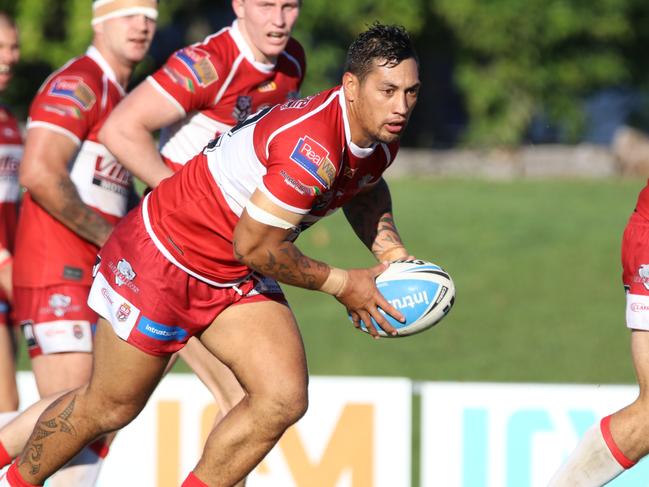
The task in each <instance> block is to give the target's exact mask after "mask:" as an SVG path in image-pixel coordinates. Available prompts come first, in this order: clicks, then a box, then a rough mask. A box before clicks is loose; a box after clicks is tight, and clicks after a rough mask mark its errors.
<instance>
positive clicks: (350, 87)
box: [342, 71, 360, 101]
mask: <svg viewBox="0 0 649 487" xmlns="http://www.w3.org/2000/svg"><path fill="white" fill-rule="evenodd" d="M342 85H343V90H345V98H346V99H347V100H348V101H354V100H355V99H356V98H357V96H358V88H359V85H360V81H359V79H358V77H357V76H356V75H355V74H353V73H350V72H349V71H345V73H344V74H343V83H342Z"/></svg>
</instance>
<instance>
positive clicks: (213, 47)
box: [99, 0, 306, 415]
mask: <svg viewBox="0 0 649 487" xmlns="http://www.w3.org/2000/svg"><path fill="white" fill-rule="evenodd" d="M299 7H300V2H299V1H298V0H264V1H263V2H260V1H258V0H233V2H232V8H233V10H234V12H235V14H236V16H237V19H236V20H235V22H234V23H233V24H232V26H231V27H228V28H225V29H223V30H221V31H219V32H217V33H216V34H214V35H212V36H210V37H208V38H207V39H206V40H205V41H204V42H202V43H200V44H194V45H191V46H188V47H185V48H183V49H180V50H179V51H177V52H176V53H174V54H173V55H172V56H171V57H170V58H169V60H168V61H167V63H166V64H165V65H164V66H163V67H162V68H161V69H159V70H158V71H157V72H156V73H155V74H153V76H151V77H149V78H148V79H147V82H145V83H142V84H140V85H139V86H138V87H137V88H135V90H133V92H132V93H130V94H129V95H128V96H127V97H126V98H125V99H124V100H123V101H122V102H121V103H120V104H119V106H118V107H117V108H116V109H115V110H114V111H113V112H112V113H111V116H110V118H109V119H108V120H107V122H106V124H105V125H104V126H103V127H102V130H101V131H100V133H99V139H100V140H101V141H102V142H103V143H104V145H105V146H106V147H107V148H108V149H109V150H110V151H111V152H112V153H113V154H114V155H115V157H117V159H118V160H119V161H120V163H122V165H124V166H125V167H126V168H127V169H129V170H130V171H131V172H132V173H133V174H135V175H137V176H138V177H140V178H141V179H142V180H143V181H145V182H146V183H147V184H148V185H149V186H150V187H155V186H156V185H157V184H158V182H159V181H160V180H161V179H162V178H164V177H167V176H169V175H170V174H172V170H173V171H175V170H178V169H180V168H181V167H182V166H183V165H184V164H185V163H186V162H187V161H188V160H189V159H191V158H192V157H193V156H195V155H196V154H197V153H198V152H200V151H201V150H202V149H203V147H205V145H207V143H208V142H209V141H210V140H211V139H213V138H214V136H215V134H216V135H219V134H221V133H223V132H226V131H228V130H229V129H231V128H232V127H233V126H234V125H236V124H237V123H238V122H241V121H242V120H244V119H245V118H246V117H247V116H248V115H250V114H251V113H254V112H256V111H258V110H260V109H263V108H265V107H269V106H272V105H275V104H277V103H282V102H284V101H286V100H287V99H290V98H295V97H297V95H298V93H299V90H300V85H301V84H302V80H303V79H304V74H305V69H306V63H305V58H304V51H303V49H302V47H301V46H300V44H299V43H298V42H297V41H296V40H295V39H292V38H291V31H292V29H293V26H294V25H295V22H296V20H297V18H298V14H299ZM160 128H162V129H163V130H162V133H161V141H160V152H159V151H158V150H157V149H156V145H155V141H154V138H153V132H154V131H155V130H158V129H160ZM180 353H181V355H182V357H183V358H184V359H185V361H186V362H187V363H188V364H189V365H190V367H191V368H192V369H193V370H194V371H196V373H197V374H198V376H199V377H200V378H201V379H202V380H203V382H204V383H205V384H206V385H207V386H208V387H209V389H210V390H211V392H212V393H213V394H214V396H215V398H216V402H217V404H218V406H219V412H220V414H221V415H224V414H225V413H227V412H228V411H229V410H230V409H231V408H232V407H233V406H234V405H235V404H236V403H237V402H239V401H240V400H241V398H242V397H243V394H244V393H243V390H242V388H241V386H240V385H239V383H238V382H237V381H236V379H235V378H234V376H233V374H232V372H231V371H230V370H229V369H228V368H227V367H225V366H224V365H223V364H221V363H220V362H219V361H218V360H217V359H216V358H215V357H214V356H213V355H212V354H211V353H209V352H208V351H207V350H205V348H204V347H203V346H202V345H201V344H200V342H199V341H198V340H195V339H194V340H191V341H190V343H189V344H188V346H187V347H186V348H184V349H183V350H182V351H181V352H180Z"/></svg>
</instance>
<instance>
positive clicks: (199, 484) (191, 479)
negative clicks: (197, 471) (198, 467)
mask: <svg viewBox="0 0 649 487" xmlns="http://www.w3.org/2000/svg"><path fill="white" fill-rule="evenodd" d="M180 487H208V486H207V484H206V483H205V482H203V481H202V480H200V479H199V478H198V477H197V476H196V475H194V472H190V473H189V475H188V476H187V478H186V479H185V481H184V482H183V484H182V485H181V486H180Z"/></svg>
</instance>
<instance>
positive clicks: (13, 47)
mask: <svg viewBox="0 0 649 487" xmlns="http://www.w3.org/2000/svg"><path fill="white" fill-rule="evenodd" d="M19 58H20V45H19V43H18V31H17V30H16V29H14V28H13V27H11V26H10V25H2V26H0V91H4V90H5V89H7V86H8V85H9V82H10V81H11V78H12V77H13V68H14V66H15V65H16V63H17V62H18V59H19Z"/></svg>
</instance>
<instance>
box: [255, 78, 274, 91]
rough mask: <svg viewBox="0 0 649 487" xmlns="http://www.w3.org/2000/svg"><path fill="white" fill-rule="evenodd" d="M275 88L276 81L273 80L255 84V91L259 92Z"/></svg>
mask: <svg viewBox="0 0 649 487" xmlns="http://www.w3.org/2000/svg"><path fill="white" fill-rule="evenodd" d="M276 89H277V83H275V82H274V81H273V80H268V81H264V82H263V83H262V84H260V85H259V86H257V91H258V92H259V93H269V92H271V91H275V90H276Z"/></svg>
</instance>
